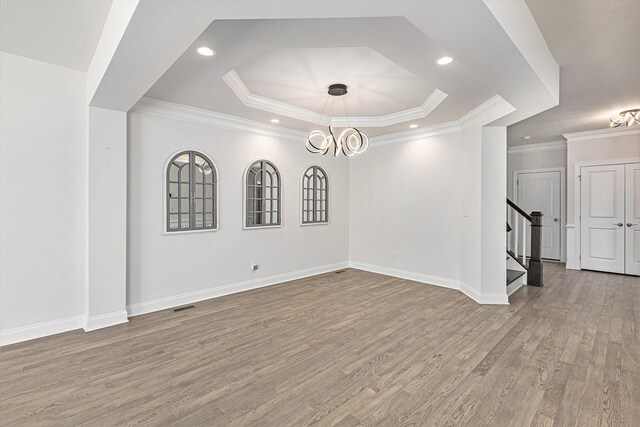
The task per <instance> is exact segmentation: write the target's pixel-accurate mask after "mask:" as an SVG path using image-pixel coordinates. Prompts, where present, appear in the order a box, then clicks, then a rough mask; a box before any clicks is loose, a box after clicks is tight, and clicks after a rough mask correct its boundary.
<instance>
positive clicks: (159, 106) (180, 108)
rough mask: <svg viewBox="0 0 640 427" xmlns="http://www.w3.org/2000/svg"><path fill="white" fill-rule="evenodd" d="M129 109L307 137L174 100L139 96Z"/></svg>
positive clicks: (263, 132)
mask: <svg viewBox="0 0 640 427" xmlns="http://www.w3.org/2000/svg"><path fill="white" fill-rule="evenodd" d="M131 111H134V112H141V113H146V114H152V115H155V116H160V117H165V118H170V119H179V120H184V121H189V122H193V123H198V124H203V125H208V126H217V127H222V128H227V129H234V130H242V131H246V132H251V133H254V134H257V135H262V136H273V137H277V138H291V139H296V140H300V139H302V140H304V138H306V137H307V134H306V133H304V132H300V131H297V130H293V129H288V128H282V127H278V126H271V125H268V124H265V123H261V122H257V121H255V120H248V119H242V118H239V117H235V116H230V115H227V114H221V113H214V112H213V111H209V110H203V109H201V108H196V107H190V106H188V105H182V104H176V103H174V102H168V101H162V100H160V99H155V98H149V97H143V98H141V99H140V101H138V103H137V104H136V105H135V106H134V107H133V108H132V109H131Z"/></svg>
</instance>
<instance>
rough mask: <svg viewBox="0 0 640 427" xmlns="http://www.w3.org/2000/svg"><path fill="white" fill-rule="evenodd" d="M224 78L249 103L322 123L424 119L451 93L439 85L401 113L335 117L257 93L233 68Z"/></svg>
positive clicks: (378, 124)
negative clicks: (418, 103)
mask: <svg viewBox="0 0 640 427" xmlns="http://www.w3.org/2000/svg"><path fill="white" fill-rule="evenodd" d="M222 80H223V81H224V82H225V83H226V84H227V86H229V88H230V89H231V90H232V91H233V93H234V94H235V95H236V96H237V97H238V99H239V100H240V101H241V102H242V103H243V104H244V105H245V106H246V107H249V108H255V109H258V110H262V111H268V112H270V113H274V114H278V115H281V116H285V117H290V118H292V119H297V120H303V121H305V122H310V123H315V124H317V125H321V126H335V127H385V126H390V125H395V124H398V123H404V122H408V121H411V120H417V119H422V118H424V117H427V116H428V115H429V114H430V113H431V112H432V111H433V110H435V108H436V107H437V106H438V105H440V103H441V102H442V101H444V100H445V98H446V97H447V96H448V95H447V94H446V93H444V92H443V91H441V90H439V89H436V90H434V91H433V93H431V95H429V97H428V98H427V99H426V100H425V101H424V102H423V103H422V104H421V105H420V106H419V107H415V108H410V109H408V110H403V111H399V112H397V113H391V114H386V115H384V116H371V117H348V118H347V117H331V116H328V115H326V114H325V115H323V114H318V113H316V112H314V111H310V110H307V109H305V108H300V107H296V106H293V105H291V104H287V103H285V102H281V101H276V100H275V99H271V98H266V97H264V96H259V95H254V94H253V93H251V91H250V90H249V88H247V86H246V85H245V84H244V82H243V81H242V79H241V78H240V76H239V75H238V73H237V72H236V71H235V70H231V71H229V72H228V73H227V74H225V75H224V76H222Z"/></svg>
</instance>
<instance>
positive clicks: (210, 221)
mask: <svg viewBox="0 0 640 427" xmlns="http://www.w3.org/2000/svg"><path fill="white" fill-rule="evenodd" d="M217 184H218V179H217V172H216V169H215V167H214V166H213V162H212V161H211V160H209V159H208V158H207V156H205V155H204V154H202V153H199V152H197V151H183V152H181V153H178V154H176V155H175V156H173V158H172V159H171V161H170V162H169V165H168V166H167V186H166V198H167V206H166V210H167V217H166V221H167V224H166V227H167V231H168V232H171V231H192V230H214V229H216V228H217V227H218V219H217V216H218V212H217V207H216V198H217V188H216V186H217Z"/></svg>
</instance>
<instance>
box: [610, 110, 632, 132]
mask: <svg viewBox="0 0 640 427" xmlns="http://www.w3.org/2000/svg"><path fill="white" fill-rule="evenodd" d="M609 121H610V122H611V124H610V126H611V127H612V128H617V127H618V126H620V125H625V126H631V125H633V124H636V125H640V108H636V109H633V110H625V111H621V112H619V113H618V114H614V115H613V116H611V118H610V119H609Z"/></svg>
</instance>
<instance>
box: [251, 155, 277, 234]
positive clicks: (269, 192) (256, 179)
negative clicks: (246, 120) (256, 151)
mask: <svg viewBox="0 0 640 427" xmlns="http://www.w3.org/2000/svg"><path fill="white" fill-rule="evenodd" d="M280 184H281V182H280V172H278V168H276V167H275V165H274V164H273V163H271V162H269V161H267V160H258V161H256V162H254V163H253V164H251V166H249V168H248V169H247V173H246V177H245V187H246V188H245V191H246V204H245V208H246V209H245V226H246V227H248V228H253V227H268V226H277V225H281V224H282V206H281V196H282V195H281V189H280Z"/></svg>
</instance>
